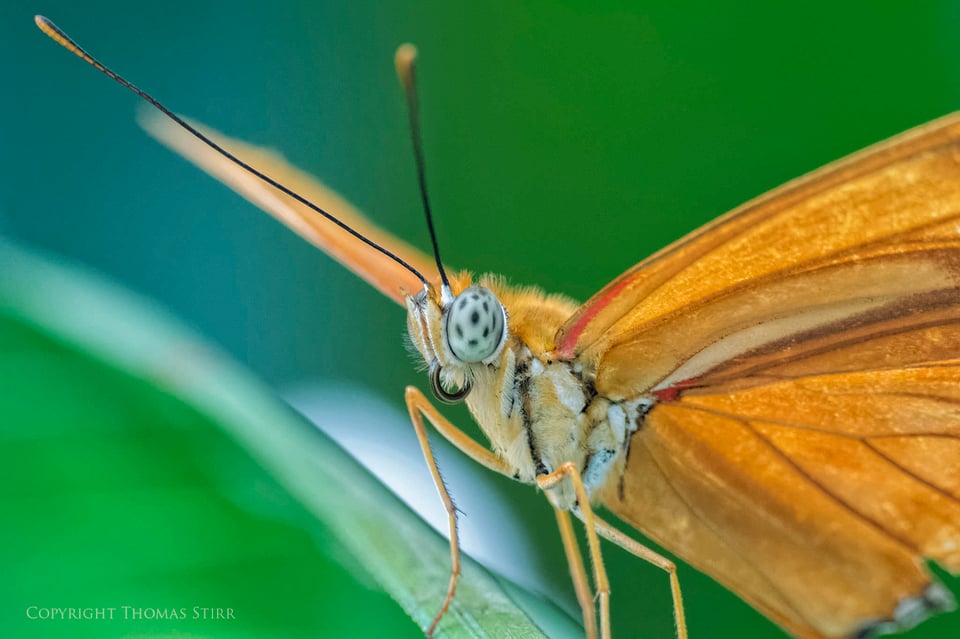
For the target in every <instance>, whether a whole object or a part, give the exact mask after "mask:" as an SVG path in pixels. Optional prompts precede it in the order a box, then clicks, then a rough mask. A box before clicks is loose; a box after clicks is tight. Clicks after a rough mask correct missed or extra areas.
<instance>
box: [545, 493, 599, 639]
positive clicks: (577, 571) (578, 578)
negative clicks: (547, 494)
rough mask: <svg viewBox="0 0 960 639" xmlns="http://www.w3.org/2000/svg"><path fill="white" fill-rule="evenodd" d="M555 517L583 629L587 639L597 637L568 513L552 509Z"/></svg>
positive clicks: (588, 586)
mask: <svg viewBox="0 0 960 639" xmlns="http://www.w3.org/2000/svg"><path fill="white" fill-rule="evenodd" d="M553 512H554V514H556V516H557V525H558V526H559V527H560V539H562V540H563V551H564V552H565V553H566V555H567V565H568V566H570V577H571V578H572V579H573V589H574V591H575V592H576V593H577V602H578V603H579V604H580V611H581V612H582V613H583V628H584V630H585V631H586V635H587V639H596V637H597V619H596V614H595V612H594V608H593V597H592V596H591V595H590V584H589V583H588V582H587V572H586V571H585V570H584V569H583V558H582V557H581V556H580V546H578V545H577V538H576V535H574V532H573V524H572V523H571V522H570V513H569V512H568V511H566V510H563V509H561V508H554V509H553Z"/></svg>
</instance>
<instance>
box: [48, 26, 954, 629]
mask: <svg viewBox="0 0 960 639" xmlns="http://www.w3.org/2000/svg"><path fill="white" fill-rule="evenodd" d="M37 23H38V25H39V26H40V28H41V29H43V30H44V32H45V33H47V34H48V35H50V36H51V37H53V38H54V39H55V40H57V41H58V42H60V43H61V44H63V45H64V46H66V47H67V48H68V49H70V50H72V51H73V52H74V53H77V54H78V55H80V56H81V57H83V58H84V59H85V60H87V61H88V62H90V63H91V64H93V65H94V66H96V67H98V68H99V69H100V70H101V71H105V72H106V73H107V74H108V75H111V77H114V79H118V78H117V77H116V76H115V75H114V74H112V72H110V71H108V70H106V69H105V68H104V67H103V66H102V65H100V64H99V63H98V62H96V61H95V60H93V59H92V58H90V57H89V55H88V54H86V53H85V52H84V51H83V50H82V49H80V48H79V47H78V46H77V45H76V44H75V43H73V42H72V41H71V40H69V39H68V38H67V37H66V36H65V35H64V34H63V33H62V32H60V31H59V30H58V29H56V27H54V26H53V25H52V24H51V23H50V22H49V21H47V20H46V19H43V18H38V19H37ZM413 61H414V53H413V50H412V48H407V47H402V48H401V50H400V51H399V52H398V70H399V71H400V75H401V80H402V81H403V83H404V87H405V89H406V91H407V94H408V99H409V101H410V104H411V125H412V129H413V131H414V140H415V151H416V155H417V159H418V169H420V177H421V182H422V178H423V171H422V166H423V163H422V157H421V151H420V147H419V137H418V129H419V122H418V120H417V110H416V104H415V97H414V96H415V93H414V89H413V84H414V82H413ZM119 81H120V82H121V83H123V84H125V85H126V86H128V87H129V86H130V85H129V84H128V83H126V82H125V81H123V80H119ZM134 90H135V91H137V92H138V93H140V94H141V95H143V96H144V97H145V98H147V99H148V100H149V101H151V102H152V103H154V104H155V105H157V103H156V101H155V100H153V99H152V98H150V97H149V96H146V95H145V94H143V93H142V92H140V91H139V90H137V89H134ZM157 106H159V105H157ZM160 108H161V109H162V110H163V111H164V112H165V113H167V114H168V115H170V116H171V117H173V118H174V119H176V120H177V122H178V123H179V124H180V125H182V126H183V127H186V128H181V126H178V125H174V124H171V123H170V122H169V121H168V120H164V119H161V118H159V117H157V118H148V119H146V120H145V122H144V124H145V126H146V127H147V128H148V130H149V131H150V132H151V133H152V134H154V135H155V136H156V137H158V138H159V139H161V140H162V141H163V142H164V143H166V144H167V145H169V146H171V147H172V148H174V149H176V150H177V151H178V152H180V153H181V154H183V155H185V156H186V157H188V158H189V159H191V160H192V161H194V162H195V163H197V164H198V165H199V166H201V167H202V168H204V169H205V170H207V171H209V172H210V173H211V174H213V175H214V176H216V177H217V178H219V179H220V180H222V181H223V182H225V183H226V184H228V185H230V186H231V187H233V188H234V189H236V190H237V191H239V192H240V193H242V194H243V195H244V196H246V197H247V198H248V199H250V200H251V201H253V202H254V203H256V204H257V205H259V206H260V207H262V208H263V209H264V210H266V211H268V212H269V213H270V214H272V215H274V216H275V217H277V218H278V219H280V220H281V221H282V222H284V223H285V224H287V225H288V226H290V227H291V228H292V229H293V230H295V231H296V232H297V233H299V234H300V235H302V236H304V237H305V238H307V239H308V240H310V241H311V242H313V243H314V244H316V245H317V246H319V247H321V248H322V249H323V250H325V251H327V252H328V253H330V254H331V255H333V256H334V257H335V258H336V259H337V260H339V261H340V262H342V263H343V264H345V265H346V266H348V267H349V268H351V269H352V270H353V271H355V272H356V273H358V274H359V275H360V276H361V277H363V278H364V279H366V280H367V281H368V282H370V283H371V284H372V285H374V286H375V287H376V288H377V289H378V290H380V291H381V292H383V293H384V294H386V295H387V296H389V297H390V298H391V299H394V300H395V301H397V302H398V303H401V304H404V305H405V306H406V308H407V311H408V330H409V334H410V338H411V340H412V341H413V344H414V345H415V346H416V348H417V350H418V351H419V352H420V354H421V355H422V356H423V359H424V362H425V363H426V364H427V365H428V366H429V369H430V380H431V386H432V390H433V392H434V395H435V396H436V397H437V398H438V399H440V400H441V401H445V402H455V401H460V400H465V401H466V403H467V406H468V407H469V409H470V411H471V413H472V414H473V416H474V417H475V418H476V420H477V422H478V424H479V425H480V426H481V428H482V429H483V431H484V433H485V434H486V436H487V437H488V438H489V440H490V446H491V447H492V449H493V451H492V452H491V451H490V450H488V449H487V448H486V447H484V446H482V445H480V444H478V443H476V442H474V441H473V440H471V439H469V438H468V437H467V436H466V435H465V434H463V433H462V432H461V431H460V430H459V429H457V428H456V427H455V426H454V425H453V424H451V423H450V422H448V421H447V420H445V419H444V418H443V416H442V415H441V414H440V413H439V412H438V411H437V410H436V409H435V408H434V407H433V406H432V405H431V404H430V403H429V402H428V400H427V398H426V397H425V396H424V395H422V394H421V393H420V392H419V391H418V390H416V389H415V388H413V387H410V388H408V389H407V394H406V398H407V405H408V407H409V410H410V416H411V419H412V421H413V424H414V426H415V428H416V432H417V436H418V438H419V440H420V443H421V446H422V448H423V452H424V455H425V457H426V458H427V462H428V464H429V465H430V468H431V471H432V472H433V475H434V479H435V481H436V483H437V488H438V489H439V491H440V493H441V496H442V497H443V499H444V502H445V504H446V506H447V509H448V512H449V515H450V535H451V554H452V559H453V565H454V568H453V574H452V577H451V582H450V586H449V589H448V593H447V598H446V600H445V601H444V603H443V606H442V608H441V611H440V613H439V614H438V615H437V618H436V619H435V620H434V625H433V627H431V629H430V631H431V632H432V630H433V628H435V627H436V623H437V622H438V621H439V620H440V618H441V616H442V615H443V612H444V611H445V610H446V608H447V606H448V605H449V603H450V601H451V599H452V597H453V595H454V589H455V584H456V577H457V574H458V572H459V556H458V550H457V537H456V526H455V521H456V515H455V511H454V509H453V506H452V503H451V501H450V499H449V496H448V495H447V493H446V489H445V487H444V485H443V482H442V481H441V479H440V476H439V473H438V472H437V469H436V465H435V463H434V462H433V456H432V453H431V450H430V447H429V444H428V442H427V435H426V429H425V426H424V423H423V417H424V416H425V417H426V418H427V421H429V422H430V423H431V424H432V425H433V426H434V427H435V428H436V429H437V430H438V431H439V432H440V433H441V434H442V435H444V436H445V437H446V438H447V439H449V440H450V441H451V442H453V443H454V444H455V445H456V446H457V447H458V448H460V449H461V450H462V451H464V452H465V453H467V454H468V455H469V456H471V457H472V458H473V459H475V460H476V461H478V462H479V463H481V464H483V465H485V466H487V467H488V468H490V469H492V470H494V471H497V472H500V473H503V474H505V475H508V476H511V477H514V478H516V479H518V480H520V481H523V482H526V483H531V484H536V485H537V486H539V487H540V488H542V489H544V490H545V492H546V494H547V496H548V498H549V499H550V501H551V503H552V504H553V505H554V508H555V512H556V515H557V520H558V522H559V526H560V532H561V536H562V538H563V541H564V546H565V549H566V551H567V557H568V559H569V561H570V564H571V574H572V575H573V577H574V584H575V586H576V592H577V597H578V600H579V602H580V605H581V608H582V611H583V616H584V624H585V627H586V630H587V635H588V636H590V637H593V636H595V635H596V634H597V631H598V625H597V620H596V618H595V616H596V615H595V610H594V602H593V596H592V595H591V592H590V588H589V586H588V584H587V579H586V575H585V570H584V566H583V562H582V560H581V558H580V555H579V550H578V548H577V545H576V542H575V539H574V535H573V529H572V524H571V520H570V517H569V513H570V512H574V513H575V514H576V515H577V516H579V517H580V518H581V519H583V520H584V522H585V525H586V531H587V536H588V542H589V547H590V554H591V559H592V563H593V571H594V584H595V588H596V591H597V593H598V597H597V599H598V605H599V632H600V634H601V636H602V637H605V638H606V637H609V636H610V625H609V601H608V596H609V585H608V583H607V580H606V576H605V572H604V569H603V562H602V560H601V556H600V546H599V542H598V535H599V536H603V537H606V538H608V539H611V540H612V541H614V542H615V543H617V544H620V545H621V546H623V547H624V548H626V549H627V550H629V551H631V552H633V553H635V554H636V555H638V556H639V557H641V558H643V559H646V560H648V561H651V562H652V563H654V564H656V565H657V566H660V567H661V568H663V569H664V570H665V571H667V573H668V574H669V577H670V583H671V588H672V592H673V597H674V610H675V617H676V623H677V632H678V635H679V636H680V637H686V634H687V633H686V626H685V622H684V616H683V606H682V600H681V596H680V587H679V583H678V581H677V578H676V570H675V568H674V565H673V563H671V562H670V561H669V560H667V559H665V558H663V557H660V556H659V555H657V554H655V553H653V552H652V551H650V550H649V549H647V548H645V547H644V546H642V545H640V544H639V543H638V542H636V541H633V540H632V539H630V538H628V537H627V536H626V535H625V534H623V533H621V532H619V531H617V530H616V529H614V528H613V527H611V526H610V525H608V524H606V523H605V522H603V521H602V520H600V519H599V518H598V517H597V516H596V514H595V513H594V512H593V509H592V506H591V504H594V503H595V504H603V505H604V506H605V507H607V508H608V509H610V510H611V511H613V512H614V513H616V514H617V515H618V516H620V517H621V518H622V519H624V520H626V521H628V522H630V523H631V524H633V525H634V526H636V528H637V529H639V530H640V531H642V532H643V533H644V534H645V535H647V536H648V537H649V538H651V539H653V540H655V541H656V542H657V543H660V544H661V545H663V546H664V547H666V548H669V549H670V550H671V551H672V552H674V553H675V554H676V555H678V556H679V557H681V558H683V559H684V560H685V561H687V562H689V563H690V564H692V565H693V566H695V567H697V568H699V569H701V570H703V571H704V572H706V573H708V574H710V575H712V576H713V577H714V578H716V579H717V580H718V581H720V582H721V583H723V584H724V585H726V586H727V587H728V588H730V589H731V590H732V591H734V592H735V593H737V594H738V595H739V596H741V597H742V598H744V599H745V600H746V601H748V602H749V603H750V604H752V605H753V606H755V607H756V608H757V609H758V610H760V611H761V612H762V613H763V614H765V615H767V616H768V617H769V618H771V619H772V620H773V621H775V622H776V623H778V624H780V625H781V626H782V627H783V628H785V629H786V630H787V631H788V632H790V633H792V634H793V635H795V636H797V637H802V638H809V639H813V638H826V637H865V636H867V635H868V634H870V633H871V632H874V631H896V630H900V629H903V628H907V627H910V626H911V625H913V624H915V623H917V622H919V621H921V620H922V619H924V618H925V617H927V616H929V615H930V614H933V613H936V612H940V611H944V610H948V609H951V608H952V607H953V605H954V603H953V599H952V597H951V595H950V593H949V592H948V591H947V590H946V589H945V588H943V587H942V586H941V585H940V584H938V583H937V582H936V581H935V580H933V579H932V577H931V575H930V573H929V572H928V571H927V570H926V568H925V566H924V564H923V558H930V559H933V560H935V561H937V562H938V563H940V564H941V565H942V566H944V567H945V568H947V569H948V570H949V571H951V572H953V573H957V572H960V115H952V116H948V117H946V118H943V119H940V120H937V121H935V122H932V123H930V124H927V125H925V126H923V127H920V128H917V129H914V130H912V131H910V132H908V133H905V134H902V135H900V136H898V137H896V138H894V139H892V140H890V141H887V142H885V143H882V144H879V145H876V146H874V147H872V148H870V149H867V150H866V151H862V152H860V153H858V154H856V155H854V156H851V157H850V158H847V159H845V160H842V161H840V162H837V163H835V164H832V165H830V166H828V167H826V168H824V169H821V170H820V171H817V172H815V173H812V174H810V175H808V176H806V177H804V178H801V179H799V180H795V181H794V182H791V183H789V184H787V185H785V186H783V187H781V188H780V189H777V190H775V191H774V192H772V193H770V194H767V195H765V196H763V197H761V198H758V199H757V200H754V201H752V202H749V203H747V204H746V205H744V206H742V207H740V208H739V209H737V210H735V211H733V212H731V213H729V214H727V215H725V216H723V217H721V218H720V219H718V220H717V221H715V222H713V223H712V224H710V225H708V226H706V227H704V228H702V229H700V230H698V231H696V232H694V233H692V234H690V235H688V236H687V237H686V238H684V239H682V240H680V241H679V242H676V243H675V244H673V245H671V246H669V247H667V248H666V249H663V250H662V251H660V252H659V253H657V254H655V255H653V256H652V257H650V258H648V259H646V260H644V261H643V262H641V263H640V264H638V265H637V266H635V267H634V268H632V269H630V270H629V271H627V272H626V273H624V274H623V275H621V276H619V277H618V278H616V279H615V280H614V281H613V282H611V283H610V284H609V285H607V286H606V287H605V288H604V289H603V290H601V291H600V292H599V293H597V294H596V295H595V296H594V297H593V298H592V299H590V300H589V301H588V302H587V303H586V304H583V305H578V304H576V303H575V302H573V301H572V300H569V299H567V298H565V297H562V296H557V295H547V294H545V293H543V292H542V291H540V290H538V289H534V288H528V287H523V288H517V287H513V286H510V285H508V284H506V283H505V282H504V280H503V279H502V278H500V277H497V276H493V275H481V276H478V277H474V276H473V275H471V274H469V273H457V274H455V275H451V276H448V275H447V274H446V273H445V271H444V269H443V267H442V265H441V262H440V260H439V258H438V257H437V259H436V261H433V260H431V258H429V257H428V256H426V255H424V254H422V253H420V252H419V251H417V250H416V249H414V248H412V247H410V246H408V245H406V244H404V243H402V242H401V241H399V240H397V239H396V238H393V237H391V236H389V235H387V234H386V233H384V232H383V231H380V230H379V229H377V228H375V227H374V226H372V225H371V224H370V223H369V222H368V221H366V220H365V219H364V218H363V217H362V216H361V215H360V214H359V213H358V212H357V211H355V210H354V209H353V208H352V207H351V206H350V205H349V204H348V203H347V202H345V201H344V200H342V199H340V198H339V197H338V196H337V195H335V194H334V193H332V192H331V191H330V190H329V189H327V188H326V187H324V186H322V185H320V184H319V183H317V182H316V181H314V180H312V179H311V178H310V177H308V176H306V175H305V174H303V173H301V172H299V171H297V170H296V169H294V168H293V167H291V166H289V165H288V164H287V163H286V162H285V161H284V160H283V159H282V158H280V157H279V156H277V155H275V154H272V153H269V152H267V151H264V150H262V149H258V148H254V147H250V146H248V145H244V144H242V143H240V142H237V141H234V140H230V139H228V138H226V137H224V136H221V135H219V134H217V133H214V132H212V131H209V130H207V129H200V127H197V126H196V125H191V124H190V123H187V122H184V121H182V120H179V119H178V118H176V116H173V115H172V114H170V113H169V112H168V111H166V109H163V107H160ZM198 135H199V136H201V137H202V136H206V137H207V138H208V140H205V141H204V140H198V139H197V137H196V136H198ZM224 149H229V151H230V152H231V153H233V154H235V155H236V156H237V157H239V158H242V159H243V162H245V163H246V164H247V165H249V166H244V165H240V164H238V163H237V162H236V161H234V159H230V158H228V157H225V156H224V154H223V150H224ZM251 166H252V167H256V170H251V169H250V167H251ZM259 171H262V172H263V173H265V174H267V175H269V176H272V178H273V179H270V178H266V179H267V180H268V181H269V182H270V183H269V184H268V183H266V182H264V180H263V178H264V177H265V176H264V175H263V174H261V173H259ZM276 179H280V180H281V181H282V183H283V184H284V185H285V188H284V187H281V189H282V190H281V191H278V190H277V189H276V188H274V187H275V186H277V184H276V182H275V181H274V180H276ZM423 192H424V199H425V204H426V195H425V189H424V190H423ZM330 211H336V224H338V225H339V227H338V226H335V225H334V224H331V223H330V221H329V220H328V219H323V218H322V217H321V215H322V216H326V217H328V218H330V217H332V216H331V215H330V213H328V212H330ZM317 213H320V214H321V215H317ZM428 215H429V211H428ZM428 219H429V218H428ZM351 234H352V235H353V237H351ZM431 234H432V228H431ZM358 238H359V239H358ZM361 240H362V241H361ZM434 247H436V244H435V243H434Z"/></svg>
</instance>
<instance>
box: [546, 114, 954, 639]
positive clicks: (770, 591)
mask: <svg viewBox="0 0 960 639" xmlns="http://www.w3.org/2000/svg"><path fill="white" fill-rule="evenodd" d="M555 343H556V351H557V352H558V354H560V355H563V356H566V357H571V358H576V359H577V360H578V362H579V363H580V364H581V365H582V366H583V367H584V369H586V370H592V371H593V372H594V374H595V376H596V387H597V390H598V391H599V392H600V393H602V394H604V395H606V396H608V397H611V398H617V399H629V398H635V397H641V396H652V397H655V398H657V399H658V400H659V401H658V402H657V403H656V404H655V406H654V407H653V409H652V410H651V411H650V413H649V414H648V415H647V416H646V419H645V421H644V422H643V423H642V425H641V428H640V430H639V431H638V432H637V434H636V435H635V436H634V437H633V439H632V441H631V443H630V449H629V456H628V459H627V463H626V467H625V472H624V474H623V477H622V481H621V483H620V485H617V486H613V485H611V486H609V487H608V489H607V492H606V493H605V494H603V495H601V498H602V499H603V500H604V502H605V504H606V505H607V506H608V507H610V508H611V509H612V510H613V511H615V512H616V513H617V514H618V515H620V516H621V517H623V518H624V519H626V520H627V521H629V522H630V523H632V524H633V525H635V526H636V527H637V528H638V529H640V530H641V531H643V532H644V533H646V534H647V535H648V536H649V537H651V538H652V539H654V540H656V541H658V542H659V543H661V544H663V545H664V546H665V547H666V548H668V549H670V550H672V551H674V552H676V554H677V555H679V556H680V557H682V558H684V559H685V560H687V561H688V562H689V563H691V564H693V565H694V566H697V567H699V568H701V569H703V570H704V571H705V572H707V573H708V574H711V575H712V576H714V577H715V578H716V579H718V580H719V581H720V582H722V583H724V584H725V585H727V586H728V587H729V588H731V589H732V590H733V591H735V592H736V593H737V594H739V595H740V596H741V597H743V598H744V599H745V600H747V601H748V602H750V603H751V604H753V605H754V606H755V607H757V608H758V609H759V610H761V611H762V612H764V613H765V614H766V615H768V616H769V617H770V618H772V619H773V620H774V621H776V622H777V623H779V624H781V625H782V626H783V627H785V628H786V629H788V630H789V631H791V632H793V633H794V634H795V635H797V636H800V637H846V636H854V635H855V633H857V632H860V631H862V630H863V629H864V628H868V627H871V625H872V624H876V623H878V621H880V620H894V622H893V625H894V626H903V627H906V626H909V625H910V624H912V623H915V622H916V621H917V620H919V619H921V618H922V617H923V616H924V614H925V613H928V612H930V611H932V610H937V609H943V608H947V607H949V604H950V598H949V596H948V594H946V593H945V592H944V591H942V590H938V589H937V588H936V587H935V586H933V587H931V578H930V576H929V574H928V573H927V571H926V569H925V567H924V565H923V558H924V557H927V558H931V559H934V560H936V561H938V562H939V563H941V564H942V565H943V566H945V567H946V568H947V569H949V570H951V571H953V572H958V571H960V117H958V116H950V117H948V118H945V119H942V120H939V121H936V122H934V123H931V124H929V125H927V126H925V127H921V128H919V129H917V130H914V131H912V132H909V133H907V134H904V135H902V136H900V137H898V138H895V139H893V140H891V141H889V142H887V143H884V144H881V145H878V146H876V147H874V148H871V149H868V150H866V151H864V152H862V153H860V154H857V155H855V156H853V157H851V158H849V159H847V160H844V161H841V162H839V163H837V164H835V165H832V166H829V167H827V168H825V169H823V170H821V171H818V172H816V173H814V174H812V175H810V176H808V177H806V178H802V179H800V180H797V181H795V182H792V183H790V184H788V185H786V186H784V187H782V188H781V189H778V190H777V191H775V192H773V193H771V194H769V195H767V196H764V197H761V198H759V199H758V200H756V201H754V202H751V203H748V204H747V205H745V206H744V207H742V208H741V209H738V210H737V211H734V212H733V213H731V214H728V215H727V216H725V217H723V218H721V219H720V220H718V221H717V222H715V223H713V224H711V225H709V226H708V227H706V228H704V229H702V230H700V231H698V232H695V233H693V234H692V235H690V236H688V237H687V238H685V239H683V240H681V241H680V242H678V243H677V244H675V245H673V246H671V247H668V248H667V249H665V250H663V251H661V252H660V253H658V254H656V255H654V256H653V257H652V258H650V259H649V260H646V261H645V262H643V263H641V264H640V265H639V266H638V267H635V268H634V269H631V270H630V271H628V272H627V273H625V274H624V275H623V276H621V277H620V278H618V279H617V280H615V281H614V282H613V283H611V284H610V285H609V286H608V287H606V288H605V289H604V290H603V291H601V292H600V293H598V294H597V295H596V296H594V298H592V299H591V300H590V301H589V302H587V303H586V304H585V305H584V306H583V307H581V308H580V309H579V310H578V311H577V313H576V314H575V315H574V316H573V317H572V318H571V319H570V320H569V321H568V322H567V324H566V325H565V326H564V327H563V328H562V329H561V331H560V332H559V333H558V335H557V338H556V342H555Z"/></svg>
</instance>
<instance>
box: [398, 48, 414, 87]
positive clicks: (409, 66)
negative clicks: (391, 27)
mask: <svg viewBox="0 0 960 639" xmlns="http://www.w3.org/2000/svg"><path fill="white" fill-rule="evenodd" d="M416 60H417V47H415V46H413V45H412V44H410V43H409V42H407V43H405V44H401V45H400V46H399V47H397V54H396V55H395V56H394V63H395V64H396V66H397V75H398V76H400V82H402V83H403V85H404V86H409V83H410V79H411V77H412V76H413V65H414V63H415V62H416Z"/></svg>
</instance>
